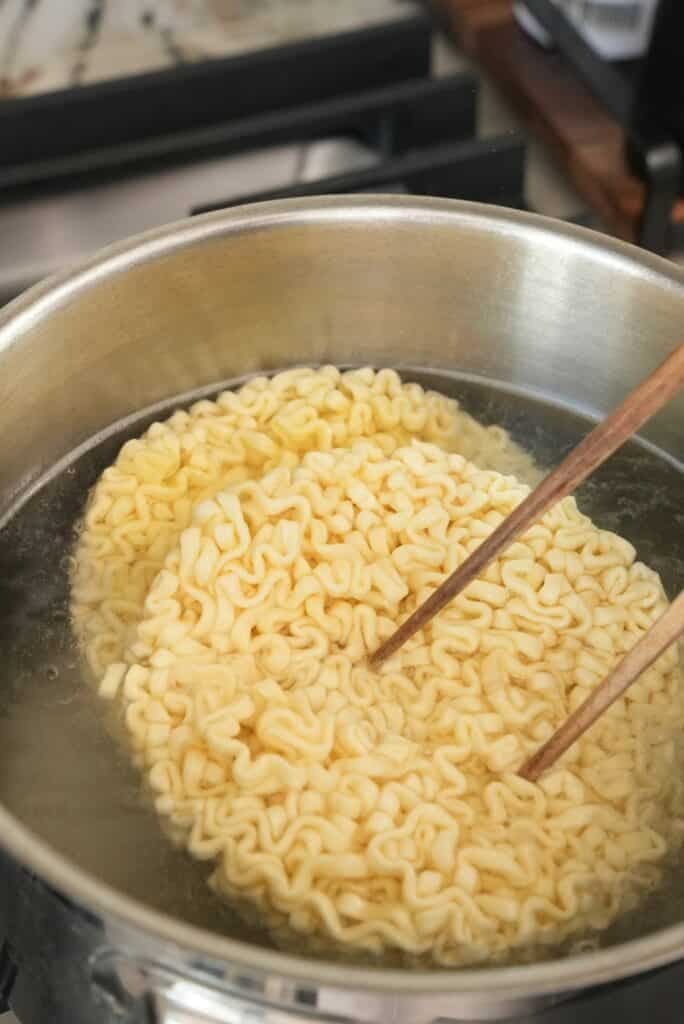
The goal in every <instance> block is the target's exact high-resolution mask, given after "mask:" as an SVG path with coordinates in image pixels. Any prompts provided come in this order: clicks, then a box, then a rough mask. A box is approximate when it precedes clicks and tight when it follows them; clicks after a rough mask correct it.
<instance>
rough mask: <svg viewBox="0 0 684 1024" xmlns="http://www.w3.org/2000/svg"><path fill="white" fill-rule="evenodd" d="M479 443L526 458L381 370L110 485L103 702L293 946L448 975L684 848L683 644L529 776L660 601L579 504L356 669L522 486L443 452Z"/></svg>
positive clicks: (159, 454)
mask: <svg viewBox="0 0 684 1024" xmlns="http://www.w3.org/2000/svg"><path fill="white" fill-rule="evenodd" d="M298 389H299V390H300V391H301V390H302V389H303V390H304V393H305V395H304V399H303V400H302V395H301V394H299V392H298ZM355 389H357V390H358V395H361V396H362V398H361V399H360V400H359V397H358V395H356V396H355V395H354V391H355ZM369 395H370V396H371V399H372V397H373V396H375V397H376V398H377V397H378V396H379V397H380V398H387V402H386V403H384V402H382V401H381V402H379V403H376V405H375V406H374V403H373V401H372V400H369ZM312 396H313V397H312ZM326 396H327V397H326ZM339 396H342V397H344V398H347V399H349V400H348V401H347V402H346V404H345V403H342V402H340V401H339ZM302 401H303V404H300V403H302ZM393 401H394V408H393V411H392V402H393ZM288 402H289V403H294V408H292V407H291V408H290V413H289V414H288V415H289V417H290V418H289V419H288V416H287V415H286V416H284V418H283V417H282V411H283V408H284V407H285V406H287V403H288ZM359 404H360V405H361V406H362V407H365V408H368V407H370V409H371V412H370V413H363V414H359V413H358V406H359ZM302 409H304V410H305V412H304V413H303V414H302V415H301V416H300V410H302ZM312 409H313V410H314V412H313V413H312V411H311V410H312ZM353 409H357V411H356V412H354V413H353V414H352V413H351V410H353ZM245 410H247V411H245ZM409 414H410V415H409ZM226 416H228V417H230V416H233V417H235V418H236V420H237V422H240V423H241V424H242V425H241V426H239V427H236V426H235V423H234V425H233V430H232V433H231V431H229V429H228V427H227V426H226V424H224V422H223V419H224V417H226ZM279 416H281V419H280V420H278V417H279ZM298 416H299V418H298ZM354 416H356V417H357V419H356V420H354ZM326 417H328V418H326ZM412 417H413V420H414V422H413V421H412ZM352 420H353V422H354V426H353V427H352V425H351V424H352ZM274 421H275V423H279V424H280V426H276V425H275V423H274ZM284 422H285V423H286V424H289V428H290V429H288V427H287V426H285V427H283V423H284ZM294 423H297V424H299V426H298V428H297V429H296V430H295V429H294V427H293V424H294ZM249 424H251V426H250V425H249ZM302 424H304V425H305V426H304V427H303V426H302ZM459 427H461V428H463V427H465V428H467V429H463V430H462V432H461V436H460V438H459ZM214 428H216V429H215V430H214ZM413 434H416V435H418V436H419V437H420V440H418V441H416V440H413V439H412V436H411V435H413ZM208 438H212V439H213V440H212V441H211V443H210V442H209V440H208ZM257 438H258V440H257ZM434 440H436V441H437V442H438V444H435V443H427V442H429V441H434ZM488 442H489V448H490V449H492V450H496V451H498V452H501V451H503V450H506V451H507V454H510V455H513V457H514V458H518V460H519V465H520V466H521V467H524V466H525V463H524V460H522V457H520V456H516V455H515V452H514V449H513V447H512V445H511V444H510V442H508V440H507V439H506V437H505V435H503V433H502V432H499V433H496V432H487V430H486V428H483V427H480V426H479V425H478V424H475V423H474V421H472V420H470V418H469V417H465V414H463V413H462V412H460V410H458V408H457V407H456V406H455V404H454V403H450V402H449V400H448V399H443V398H441V396H430V395H429V394H428V395H426V394H425V393H424V392H423V391H422V390H421V389H419V388H418V389H415V386H407V385H402V384H401V382H400V381H399V380H398V378H397V377H396V375H395V374H392V373H390V372H389V371H383V372H381V373H379V374H375V373H373V372H372V371H356V376H354V375H353V374H347V375H343V376H342V375H340V374H339V373H338V372H337V371H333V370H323V371H294V372H293V373H292V374H282V375H279V377H276V378H274V380H272V381H264V380H259V381H256V382H252V384H251V385H247V387H246V388H244V389H242V391H241V392H239V393H237V394H233V393H226V394H225V395H223V396H221V397H220V398H219V400H218V402H217V403H200V404H199V405H198V406H195V407H194V408H193V410H191V412H190V413H177V414H176V415H175V416H174V417H172V419H171V420H170V421H169V422H168V423H167V424H161V425H160V424H157V425H155V426H154V427H152V428H151V429H150V431H149V432H148V434H147V435H146V437H145V438H143V439H142V440H141V441H134V442H129V444H128V445H126V446H125V447H124V449H123V450H122V452H121V455H120V456H119V460H117V464H116V465H115V466H114V467H112V468H111V469H109V470H107V471H105V473H104V474H103V477H102V478H101V481H100V482H99V484H98V485H97V487H96V488H95V491H94V494H93V496H92V498H91V501H90V505H89V508H88V511H87V514H86V520H85V527H84V532H83V534H82V536H81V538H80V541H79V546H78V548H77V552H76V559H75V569H74V590H73V611H74V621H75V624H76V628H77V630H78V632H79V635H80V637H81V639H82V642H83V644H84V648H85V650H86V653H87V655H88V658H89V661H90V664H91V667H92V668H93V670H94V671H95V674H96V676H97V678H98V683H99V688H100V692H101V693H102V694H103V696H106V697H108V698H110V699H112V700H115V701H117V703H118V705H119V706H120V707H121V708H122V712H123V715H124V718H125V722H126V726H127V731H128V736H129V739H130V744H131V748H132V750H133V752H134V756H135V758H136V760H137V762H138V763H139V764H140V765H141V767H143V769H144V772H145V775H146V778H147V780H148V783H149V785H150V786H151V788H152V790H153V791H154V793H155V799H156V807H157V810H158V812H159V813H160V814H161V815H162V816H163V817H164V818H165V819H167V821H168V822H169V824H170V826H171V827H172V828H173V830H174V831H175V833H176V834H177V835H178V836H179V837H181V838H182V840H183V842H184V843H185V845H186V846H187V848H188V850H189V851H190V852H191V853H192V854H194V855H195V856H196V857H198V858H202V859H206V860H208V861H212V862H213V863H214V871H213V876H212V882H213V884H214V886H215V888H216V889H217V890H218V891H219V892H221V893H223V894H225V895H226V896H227V897H228V898H230V899H231V900H232V901H233V902H235V903H236V904H237V905H248V906H250V907H254V908H257V909H258V912H259V914H260V917H261V919H262V920H263V921H265V922H266V923H267V925H268V926H269V927H270V928H271V929H272V931H273V932H274V934H276V935H279V934H280V935H282V934H283V930H284V929H295V930H296V931H298V932H300V933H301V934H302V935H303V936H306V937H308V938H311V939H312V940H313V941H319V942H320V943H322V944H324V945H325V943H329V942H331V941H334V942H335V943H336V944H337V945H339V946H340V947H341V948H346V949H349V950H366V951H369V952H372V953H377V954H380V953H382V952H383V951H385V950H387V949H389V950H392V949H394V950H399V951H401V952H402V953H404V954H408V955H410V956H414V957H420V956H429V957H430V958H431V959H433V960H434V961H436V962H438V963H441V964H445V965H457V964H464V963H472V962H478V961H482V960H484V959H491V958H496V957H503V956H507V955H509V954H510V953H511V951H515V950H518V951H522V950H525V949H530V948H537V949H538V948H539V947H543V946H551V945H557V944H558V943H560V942H562V941H563V940H565V939H568V938H573V937H582V936H586V935H587V934H592V933H594V932H596V931H597V930H599V929H602V928H605V927H606V926H607V925H608V924H610V923H611V921H613V920H614V919H615V917H616V916H617V915H618V914H619V913H620V912H622V911H623V910H625V909H627V908H629V907H631V906H634V905H635V904H636V902H637V901H638V899H639V898H641V897H642V896H643V894H644V893H645V892H646V891H648V890H649V889H651V888H653V887H654V886H655V885H657V884H658V882H659V881H660V878H661V874H662V862H663V858H664V857H665V854H666V853H667V851H668V848H671V847H673V846H674V845H675V844H677V843H678V842H679V837H680V835H681V831H682V807H683V805H684V798H683V796H682V785H681V783H680V781H679V778H678V772H677V771H676V770H675V763H676V750H675V734H676V732H677V731H678V730H679V729H680V728H681V725H682V718H683V716H682V705H681V698H680V683H681V673H680V670H679V668H678V662H677V653H676V649H674V648H673V649H672V650H670V651H669V652H667V653H666V654H665V655H663V656H662V657H661V658H660V659H659V660H658V661H657V662H656V663H655V664H654V665H653V666H652V667H651V669H649V670H648V672H646V673H645V674H644V675H643V676H642V678H641V680H640V681H639V682H638V683H636V684H635V685H634V686H633V687H632V688H631V689H630V690H629V691H628V693H627V695H626V697H625V698H623V699H622V700H620V701H619V702H618V703H617V704H616V705H614V706H613V708H612V709H611V710H610V711H609V712H608V713H607V714H606V715H605V716H604V717H603V718H602V719H601V720H600V721H599V722H598V723H597V724H596V725H595V726H594V727H593V728H592V730H591V731H590V732H589V733H588V735H586V736H585V737H584V738H583V739H582V740H580V741H579V742H578V743H577V744H575V746H574V747H573V748H571V750H570V751H569V752H568V753H567V754H566V756H565V757H564V758H563V760H562V762H561V763H560V765H558V766H557V767H556V768H555V769H554V770H553V771H551V772H550V773H548V774H547V775H546V776H545V777H544V778H543V779H542V780H541V781H540V783H539V784H533V783H529V782H527V781H524V780H523V779H521V778H520V777H519V776H518V775H516V774H515V772H516V768H518V767H519V766H520V764H521V763H522V761H523V760H524V759H525V757H526V756H527V755H528V754H529V753H531V752H532V751H534V750H535V749H536V748H537V747H538V745H539V744H540V743H541V742H543V741H544V740H545V739H546V738H547V737H548V736H549V735H550V734H551V732H552V731H553V730H554V729H555V728H556V727H557V725H558V724H559V723H560V722H561V721H562V720H563V719H564V718H565V717H567V715H568V713H569V712H571V711H572V710H573V709H574V708H576V707H577V706H578V705H579V704H580V703H581V702H582V701H583V700H584V699H585V698H586V697H587V695H588V694H589V693H590V692H591V690H592V689H593V688H594V687H595V686H596V685H597V684H598V683H599V682H600V681H601V679H602V678H603V677H604V676H605V675H606V674H607V672H609V671H610V669H611V668H612V667H613V666H614V665H615V664H616V662H617V661H618V660H619V658H620V657H621V656H622V655H623V654H624V652H625V651H627V650H628V649H629V648H630V647H631V646H633V644H634V643H635V642H636V641H637V640H638V639H639V637H640V636H641V635H643V633H644V632H645V630H647V629H648V628H649V626H650V625H651V623H652V622H653V621H654V620H655V618H656V617H657V616H658V615H660V614H661V613H662V611H663V610H664V608H665V607H666V599H665V596H664V594H663V591H662V587H661V585H660V581H659V579H658V577H657V575H656V574H655V573H653V572H652V571H651V570H649V569H648V568H646V567H645V566H643V565H641V564H640V563H638V562H636V561H635V552H634V549H633V548H632V547H631V545H630V544H629V543H628V542H627V541H625V540H623V539H621V538H619V537H617V536H616V535H614V534H611V533H607V532H604V531H601V530H599V529H598V528H597V527H596V526H594V525H593V524H592V522H591V521H590V520H589V519H588V518H587V517H586V516H584V515H582V514H581V513H580V512H579V510H578V508H577V506H576V504H575V502H574V500H573V499H566V500H565V501H563V502H561V503H559V504H558V505H557V506H556V507H555V508H554V509H552V510H551V511H550V512H549V513H548V514H547V515H546V516H544V518H543V519H542V520H541V521H540V522H539V523H538V524H537V525H535V526H534V527H532V528H531V529H530V530H528V531H527V533H526V534H525V535H524V536H523V537H522V538H521V539H520V540H519V541H518V542H517V543H515V544H514V545H512V546H511V547H510V548H509V549H508V550H507V551H506V552H505V553H504V554H503V555H502V556H500V557H499V558H498V559H497V560H496V561H495V562H494V563H493V564H492V565H491V566H490V567H489V568H488V569H487V570H486V571H485V572H484V573H483V574H482V575H481V576H480V578H479V579H478V580H476V581H475V582H473V583H472V584H471V585H470V586H469V587H468V588H467V589H466V591H465V592H464V593H463V594H461V595H460V596H459V597H458V598H457V599H456V600H455V601H453V602H452V603H451V604H450V605H449V606H448V607H447V608H446V609H445V610H444V611H443V612H442V613H441V614H440V615H439V616H437V617H436V618H435V619H434V620H433V621H432V622H431V623H430V624H429V625H428V626H427V627H426V628H425V629H424V630H422V631H421V632H420V633H419V634H417V635H416V636H415V637H413V638H412V640H411V641H409V643H407V644H406V645H405V646H404V647H403V648H402V649H401V650H400V651H399V652H397V654H396V655H395V656H393V657H392V658H391V659H389V660H388V661H387V662H386V663H385V664H384V665H383V666H382V667H381V668H380V670H379V671H372V670H371V669H370V668H369V667H368V665H367V660H366V659H367V655H368V654H369V653H370V652H372V651H373V650H374V649H375V648H376V647H377V646H378V645H379V644H380V643H381V642H382V640H383V639H385V638H386V637H387V636H389V635H390V633H391V632H392V631H393V629H394V628H395V626H396V624H397V623H398V622H399V621H401V620H402V619H404V618H405V617H406V616H407V615H408V614H410V613H411V611H412V610H413V609H414V608H415V607H416V606H417V604H418V603H420V602H422V601H423V600H424V599H425V598H426V597H427V596H429V594H430V593H432V592H433V591H434V589H435V588H436V587H437V586H438V585H439V583H440V582H442V580H443V579H444V577H445V576H446V575H447V574H448V573H450V572H452V571H453V570H454V569H455V568H456V567H457V566H458V565H459V564H461V563H462V562H463V561H464V559H465V558H466V557H467V556H468V555H469V554H470V553H471V552H472V551H473V550H474V549H475V548H476V547H477V546H478V544H480V543H481V542H482V540H483V539H484V538H485V537H486V536H487V535H488V534H489V533H490V532H491V531H492V530H494V529H495V528H496V526H497V525H498V524H499V523H500V522H501V521H502V520H503V519H504V518H505V517H506V516H507V515H508V514H509V513H510V512H511V510H512V509H513V508H514V507H515V506H516V505H517V504H518V503H519V502H520V501H521V500H522V499H523V497H524V496H525V494H526V493H528V488H527V487H526V486H525V485H523V484H521V483H519V482H518V481H517V480H516V478H515V477H512V476H504V475H502V474H501V473H498V472H496V471H495V470H491V469H482V468H480V467H478V466H477V465H475V464H474V463H473V462H471V461H469V460H467V459H466V458H464V457H463V455H461V454H456V453H455V451H454V450H455V449H458V448H459V447H461V448H465V449H470V450H471V451H473V453H474V454H477V453H478V452H479V453H480V454H483V453H485V452H486V449H487V443H488ZM438 445H439V446H438ZM307 446H308V450H307ZM447 447H448V448H451V449H452V450H451V451H447V450H445V449H446V448H447ZM255 453H256V454H255ZM200 456H201V457H200ZM490 456H491V452H490ZM193 460H194V461H193ZM488 460H489V461H491V460H490V458H489V459H488ZM482 461H487V460H485V459H482ZM212 479H213V480H214V481H215V484H216V486H214V488H213V489H212V487H211V480H212ZM157 527H158V529H157ZM122 595H124V598H123V599H122Z"/></svg>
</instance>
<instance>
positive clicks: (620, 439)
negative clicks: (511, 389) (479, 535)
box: [368, 343, 684, 668]
mask: <svg viewBox="0 0 684 1024" xmlns="http://www.w3.org/2000/svg"><path fill="white" fill-rule="evenodd" d="M682 388H684V343H682V344H681V345H679V347H678V348H676V349H675V350H674V352H672V353H671V355H669V356H668V358H667V359H666V360H665V362H664V363H661V365H660V366H659V367H658V369H657V370H655V371H654V372H653V373H652V374H651V375H650V376H649V377H647V378H646V380H644V381H642V383H641V384H639V386H638V387H637V388H635V390H634V391H632V392H631V393H630V394H629V395H628V396H627V398H626V399H625V400H624V401H623V402H622V404H621V405H619V406H618V407H617V409H615V410H614V411H613V412H612V413H611V414H610V415H609V416H608V417H607V419H605V420H604V421H603V422H602V423H600V424H599V425H598V426H597V427H595V428H594V430H592V431H591V433H589V434H588V435H587V436H586V437H585V438H584V440H583V441H581V442H580V444H578V445H577V447H576V448H575V449H574V450H573V451H572V452H571V453H570V455H568V457H567V458H566V459H564V460H563V462H561V464H560V465H559V466H557V467H556V469H554V470H553V471H552V472H551V473H549V475H548V476H546V477H545V478H544V479H543V480H542V482H541V483H540V484H539V486H538V487H537V488H536V489H535V490H534V491H532V493H531V494H529V495H528V496H527V497H526V498H525V500H524V501H523V502H522V503H521V504H520V505H518V507H517V508H516V509H514V510H513V512H511V514H510V516H508V517H507V518H506V519H505V520H504V521H503V523H501V525H500V526H498V527H497V528H496V530H494V532H493V533H491V534H490V535H489V537H487V539H486V540H484V541H483V542H482V544H480V546H479V547H478V548H477V549H476V550H475V551H474V552H473V554H472V555H470V557H469V558H467V559H466V560H465V562H464V563H463V565H461V566H460V567H459V568H458V569H457V570H456V571H455V572H454V573H452V574H451V576H449V577H448V579H447V580H446V581H445V582H444V583H442V585H441V586H440V587H438V588H437V590H436V591H435V592H434V594H431V596H430V597H428V599H427V600H426V601H424V602H423V604H421V605H420V606H419V607H418V608H417V609H416V610H415V612H413V614H412V615H410V616H409V617H408V619H406V621H405V622H403V623H402V624H401V625H400V626H399V628H398V629H397V630H396V632H394V633H393V634H392V636H390V637H389V639H388V640H385V642H384V643H383V644H381V645H380V647H379V648H378V649H377V651H375V652H374V653H373V654H371V655H370V657H369V659H368V660H369V663H370V665H371V666H372V667H373V668H376V667H377V666H378V665H380V663H381V662H383V661H384V660H385V659H386V658H389V657H390V655H392V654H394V653H395V651H398V650H399V648H400V647H401V646H402V645H403V644H405V643H406V641H407V640H408V639H410V637H412V636H413V634H414V633H417V632H418V630H419V629H422V628H423V627H424V626H426V625H427V623H428V622H429V621H430V620H431V619H432V618H434V616H435V615H437V613H438V612H440V611H441V610H442V608H444V606H445V605H446V604H448V603H449V602H450V601H451V600H453V598H454V597H456V595H457V594H459V593H460V592H461V591H462V590H463V588H464V587H466V586H467V585H468V584H469V583H470V582H471V580H473V579H475V577H476V576H478V575H479V574H480V573H481V572H482V570H483V569H485V568H486V567H487V566H488V565H489V564H490V562H492V561H493V560H494V559H495V558H496V557H497V555H499V554H500V553H501V552H502V551H503V550H505V548H507V547H508V546H509V545H510V544H511V543H512V542H513V541H514V540H515V539H516V537H519V536H520V534H521V533H524V531H525V530H526V529H527V528H528V527H529V526H531V525H532V524H533V523H535V522H536V521H537V520H538V519H540V518H541V516H542V515H543V514H544V513H545V512H546V511H547V509H549V508H550V507H551V506H552V505H555V503H556V502H557V501H560V499H561V498H564V497H565V496H566V495H568V494H571V493H572V491H574V490H575V488H576V487H577V486H578V485H579V484H581V483H582V481H583V480H586V478H587V477H588V476H590V475H591V474H592V473H593V471H594V470H595V469H596V468H597V467H598V466H600V465H601V463H603V462H605V460H606V459H607V458H608V457H609V456H610V455H612V454H613V452H614V451H616V450H617V449H618V448H619V447H620V446H621V445H623V444H624V442H625V441H626V440H627V439H628V438H629V437H631V435H632V434H634V433H636V431H637V430H638V429H639V427H641V426H643V424H644V423H646V421H647V420H649V419H650V418H651V416H653V415H654V414H655V413H657V412H658V411H659V410H660V409H662V407H663V406H664V405H666V404H667V403H668V402H669V401H670V399H671V398H674V396H675V395H676V394H677V393H678V392H679V391H681V390H682Z"/></svg>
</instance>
